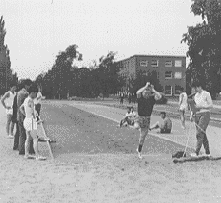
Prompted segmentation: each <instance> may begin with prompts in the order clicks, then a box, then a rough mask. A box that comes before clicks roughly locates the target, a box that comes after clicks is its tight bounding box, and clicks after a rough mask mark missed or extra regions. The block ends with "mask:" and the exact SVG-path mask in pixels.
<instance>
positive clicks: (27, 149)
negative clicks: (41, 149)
mask: <svg viewBox="0 0 221 203" xmlns="http://www.w3.org/2000/svg"><path fill="white" fill-rule="evenodd" d="M30 140H31V132H30V131H26V140H25V157H28V156H29V145H30Z"/></svg>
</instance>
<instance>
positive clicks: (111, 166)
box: [0, 104, 221, 203]
mask: <svg viewBox="0 0 221 203" xmlns="http://www.w3.org/2000/svg"><path fill="white" fill-rule="evenodd" d="M55 109H57V110H55ZM43 111H44V116H45V118H47V122H48V124H49V127H48V131H49V133H52V134H51V136H55V137H57V139H58V143H59V144H60V145H59V146H57V147H58V148H57V149H55V148H54V150H55V151H59V150H61V151H63V153H61V155H59V153H57V154H56V152H55V155H56V158H55V161H54V162H52V161H51V160H47V161H46V162H36V161H35V160H24V159H23V157H22V156H19V155H18V154H17V152H15V151H12V142H13V141H12V140H8V139H5V136H6V135H5V127H4V126H5V114H4V110H3V109H2V108H1V107H0V115H1V117H0V132H1V133H0V135H1V138H2V139H1V142H0V150H1V153H0V171H1V172H0V202H1V203H26V202H34V203H57V202H59V203H61V202H67V203H69V202H70V203H78V202H88V203H91V202H100V203H104V202H105V203H106V202H107V203H109V202H110V203H113V202H116V203H118V202H119V203H129V202H130V203H133V202H140V203H146V202H148V203H154V202H155V203H156V202H157V203H161V202H162V203H167V202H168V203H177V202H179V203H180V202H181V203H182V202H183V203H192V202H195V203H199V202H200V203H204V202H220V201H221V198H220V197H221V190H220V183H221V175H220V174H221V167H220V162H209V161H207V162H199V163H186V164H182V165H174V164H172V163H171V161H168V157H165V156H159V157H157V156H155V157H154V156H152V157H151V156H149V157H148V156H147V157H145V159H144V160H142V161H139V160H138V159H137V157H136V156H135V155H133V152H132V153H131V152H129V153H128V154H123V153H122V150H123V145H124V143H125V138H126V140H129V142H131V143H133V142H135V143H136V141H137V139H138V138H137V137H136V135H137V134H133V132H132V131H131V130H129V129H123V130H121V131H122V132H121V134H120V133H119V131H113V129H116V126H115V124H116V123H115V122H114V121H110V120H108V119H104V118H101V117H97V116H95V115H91V114H89V113H87V112H82V111H79V110H78V109H75V108H73V107H67V106H66V107H64V106H63V105H61V104H60V105H56V106H55V105H52V104H51V105H48V106H47V105H44V106H43ZM71 111H72V114H71ZM62 112H63V113H62ZM98 124H100V125H101V126H98ZM70 126H73V127H72V128H71V127H70ZM105 126H106V127H105ZM70 129H72V131H71V130H70ZM97 129H102V132H97V131H96V130H97ZM104 129H106V131H104ZM64 130H66V132H65V131H64ZM53 133H54V135H53ZM117 133H119V134H117ZM92 134H93V135H92ZM68 135H69V136H72V139H73V138H76V139H75V141H76V146H79V145H80V143H81V145H80V146H79V148H77V149H76V147H73V146H72V144H73V143H74V142H72V143H71V144H70V145H69V146H72V148H70V149H67V148H68V147H67V142H69V141H70V139H67V138H66V139H65V136H68ZM74 135H75V136H76V137H74ZM89 135H92V137H93V140H97V141H102V140H103V145H102V144H101V146H102V147H103V148H104V149H107V150H108V147H107V146H109V145H108V144H106V143H105V142H104V141H107V140H109V138H111V139H113V140H114V142H112V144H110V146H112V147H114V150H115V152H116V154H112V155H111V154H110V153H108V154H106V155H105V154H104V153H97V152H96V151H94V152H90V151H86V152H87V153H76V152H77V151H78V152H81V151H82V150H81V149H82V146H87V145H86V144H88V143H89V141H90V138H91V137H90V136H89ZM95 135H96V136H95ZM83 136H84V137H83ZM133 136H134V137H133ZM80 138H81V139H82V138H85V139H84V140H86V141H87V142H82V141H81V140H80ZM102 138H103V139H102ZM62 140H63V142H62ZM160 140H161V139H159V138H156V137H151V138H150V140H149V141H151V142H154V143H158V144H159V146H158V148H161V149H162V146H164V145H166V143H169V142H168V141H161V142H160ZM114 143H118V145H116V144H114ZM120 143H121V144H120ZM169 144H170V145H169V147H168V148H167V149H162V154H163V153H165V152H171V150H177V148H176V147H178V145H176V144H175V145H174V143H169ZM61 146H63V149H60V148H61ZM91 146H95V145H91ZM54 147H56V146H54ZM105 147H106V148H105ZM173 147H174V149H173ZM65 148H66V149H65ZM129 148H132V149H134V148H133V147H131V146H130V145H129ZM43 149H44V151H43V153H45V154H47V153H48V151H47V146H46V144H45V143H41V150H43ZM73 149H74V150H73ZM92 149H93V147H92ZM145 150H147V148H146V149H145ZM151 150H153V151H152V152H154V150H158V149H157V146H156V148H155V149H154V148H153V149H151ZM89 152H90V153H89ZM106 152H107V151H106ZM146 152H148V151H146ZM153 154H154V153H153ZM48 157H49V154H48Z"/></svg>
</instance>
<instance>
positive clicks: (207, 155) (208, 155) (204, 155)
mask: <svg viewBox="0 0 221 203" xmlns="http://www.w3.org/2000/svg"><path fill="white" fill-rule="evenodd" d="M202 156H203V157H211V155H210V154H203V155H202Z"/></svg>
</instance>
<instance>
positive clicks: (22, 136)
mask: <svg viewBox="0 0 221 203" xmlns="http://www.w3.org/2000/svg"><path fill="white" fill-rule="evenodd" d="M32 83H33V82H32V81H31V80H30V79H26V80H24V81H22V83H21V88H22V89H21V90H20V91H19V92H18V94H17V111H18V112H17V120H18V129H19V144H18V150H19V155H25V140H26V131H25V129H24V126H23V122H24V119H25V116H24V115H23V114H22V113H21V111H20V110H19V109H20V106H21V105H22V104H23V102H24V100H25V99H26V98H27V97H28V89H29V87H30V86H31V85H32ZM30 154H34V148H33V140H31V142H30Z"/></svg>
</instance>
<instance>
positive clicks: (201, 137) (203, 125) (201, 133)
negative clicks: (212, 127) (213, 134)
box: [195, 113, 210, 155]
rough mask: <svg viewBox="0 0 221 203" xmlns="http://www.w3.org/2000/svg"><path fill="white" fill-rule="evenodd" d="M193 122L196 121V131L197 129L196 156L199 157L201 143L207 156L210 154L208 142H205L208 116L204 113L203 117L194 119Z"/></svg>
mask: <svg viewBox="0 0 221 203" xmlns="http://www.w3.org/2000/svg"><path fill="white" fill-rule="evenodd" d="M195 121H196V124H197V125H198V126H196V129H197V135H196V138H197V143H196V155H199V152H200V149H201V147H202V144H203V143H204V144H205V145H204V147H205V150H206V152H207V153H208V154H209V153H210V150H209V142H208V140H207V137H206V133H205V132H206V129H207V127H208V124H209V121H210V114H209V113H208V114H207V113H206V114H205V115H202V116H200V117H196V119H195ZM205 137H206V138H205Z"/></svg>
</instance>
